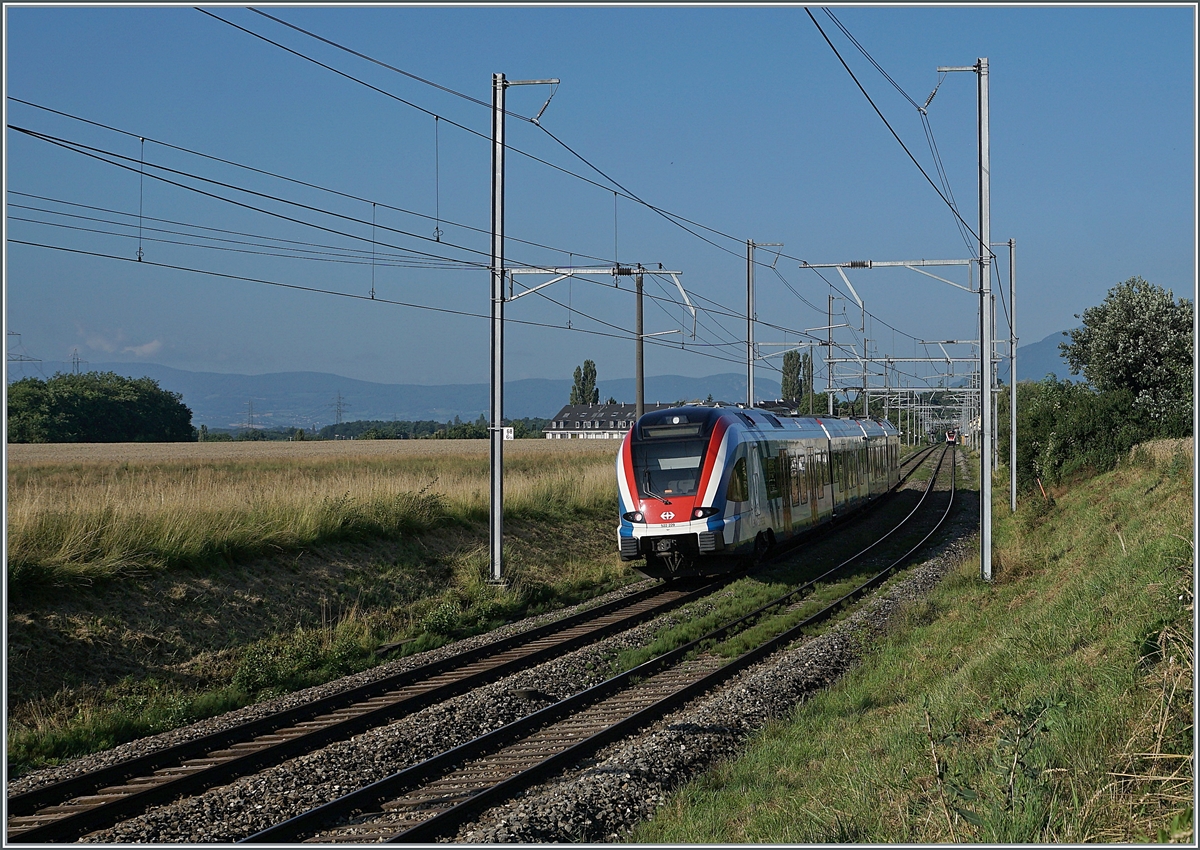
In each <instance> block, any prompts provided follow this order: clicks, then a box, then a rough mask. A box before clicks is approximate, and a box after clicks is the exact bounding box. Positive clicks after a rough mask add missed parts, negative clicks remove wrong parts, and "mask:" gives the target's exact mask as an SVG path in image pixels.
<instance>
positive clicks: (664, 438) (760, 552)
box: [616, 405, 900, 578]
mask: <svg viewBox="0 0 1200 850" xmlns="http://www.w3.org/2000/svg"><path fill="white" fill-rule="evenodd" d="M616 467H617V491H618V501H619V505H618V513H619V514H620V524H619V525H618V528H617V545H618V548H619V551H620V554H621V558H622V560H625V561H635V560H639V559H643V558H644V559H645V566H644V567H637V568H636V569H638V571H639V572H641V573H643V574H644V575H647V576H649V577H652V578H675V577H680V576H689V575H709V574H717V573H722V572H729V571H731V570H735V569H739V568H744V567H745V566H746V565H747V563H752V562H754V561H757V560H761V559H762V558H763V557H764V556H766V555H767V554H768V553H769V552H771V550H773V549H774V548H775V547H776V546H778V545H781V544H783V543H784V542H786V541H788V540H790V539H792V538H794V537H796V536H797V535H800V534H803V533H805V532H807V531H809V530H811V529H813V528H816V527H818V526H821V525H825V524H828V523H830V522H832V521H834V520H835V519H837V518H839V517H842V516H845V515H846V514H848V513H851V512H853V511H855V510H857V509H859V508H861V507H863V506H864V505H866V504H867V503H869V502H871V501H872V500H874V499H877V498H879V497H880V496H882V495H883V494H885V493H887V492H888V491H889V490H891V489H892V488H893V487H895V486H896V485H897V484H898V483H899V480H900V469H899V467H900V432H899V431H898V430H897V429H896V427H895V426H894V425H892V424H891V423H890V422H888V421H886V420H878V419H871V418H853V419H846V418H838V417H813V416H787V415H783V416H780V415H776V414H774V413H771V412H769V411H766V410H762V409H758V408H742V407H729V406H707V405H684V406H681V407H672V408H667V409H664V410H656V411H653V412H651V413H647V414H645V415H644V416H642V417H641V418H640V419H638V420H637V422H636V423H635V424H634V427H633V428H632V429H631V430H630V431H629V432H628V433H627V434H626V435H625V438H624V439H623V440H622V442H621V447H620V449H619V450H618V452H617V459H616Z"/></svg>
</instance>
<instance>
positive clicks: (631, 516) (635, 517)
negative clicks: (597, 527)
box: [621, 511, 646, 522]
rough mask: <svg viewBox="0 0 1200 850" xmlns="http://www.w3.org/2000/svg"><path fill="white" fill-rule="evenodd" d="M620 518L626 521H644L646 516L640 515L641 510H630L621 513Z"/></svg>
mask: <svg viewBox="0 0 1200 850" xmlns="http://www.w3.org/2000/svg"><path fill="white" fill-rule="evenodd" d="M621 519H623V520H625V521H626V522H645V521H646V517H645V516H643V515H642V512H641V511H630V512H629V513H627V514H621Z"/></svg>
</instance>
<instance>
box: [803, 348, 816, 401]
mask: <svg viewBox="0 0 1200 850" xmlns="http://www.w3.org/2000/svg"><path fill="white" fill-rule="evenodd" d="M800 381H801V383H800V394H801V395H802V396H803V395H810V394H811V393H812V391H813V359H812V353H811V352H808V351H806V352H804V354H803V356H801V358H800Z"/></svg>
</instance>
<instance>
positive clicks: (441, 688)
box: [6, 579, 727, 843]
mask: <svg viewBox="0 0 1200 850" xmlns="http://www.w3.org/2000/svg"><path fill="white" fill-rule="evenodd" d="M726 581H727V579H721V580H717V581H715V582H708V583H701V584H699V585H696V584H694V583H688V584H686V585H684V586H683V587H677V586H676V585H671V586H665V585H656V586H654V587H650V588H647V589H646V590H643V591H640V592H638V593H636V594H633V595H631V596H628V597H625V598H623V599H619V600H614V601H613V602H609V603H605V604H604V605H600V606H597V607H595V608H592V609H588V610H586V611H582V612H579V613H577V614H573V615H571V616H569V617H565V618H563V619H561V620H556V621H554V622H552V623H548V624H546V625H544V626H540V627H537V628H535V629H531V630H529V631H527V632H523V633H520V634H518V635H513V636H511V637H509V638H505V639H502V640H500V641H497V642H495V643H493V644H490V645H487V646H484V647H478V648H476V649H473V650H468V651H466V652H462V653H457V654H455V655H452V656H450V657H448V658H445V659H442V660H440V661H436V662H431V663H429V664H425V665H422V666H420V667H416V668H413V669H411V670H408V671H405V672H403V673H399V674H397V675H395V676H389V677H386V678H384V679H381V680H379V681H376V682H371V683H368V684H366V685H362V686H360V687H357V688H353V689H350V690H348V691H344V692H342V693H339V694H334V695H331V696H329V697H325V698H322V699H319V700H316V701H314V702H312V703H307V704H305V705H303V706H297V707H295V708H292V709H288V710H286V711H282V712H278V713H275V714H272V715H269V716H268V717H264V718H259V719H257V720H254V721H251V722H249V723H246V724H242V725H240V726H237V727H233V728H231V729H228V730H223V731H220V732H214V733H212V734H209V735H205V736H203V737H200V738H197V739H194V740H192V741H186V742H183V743H181V744H177V745H174V746H172V747H167V748H164V749H162V750H158V751H156V752H153V753H148V754H146V755H144V756H139V757H135V758H133V759H129V760H127V761H124V762H120V763H118V764H115V765H111V766H109V767H105V768H101V769H100V770H99V771H95V772H93V773H90V774H85V775H82V776H79V777H72V778H71V779H67V780H63V781H61V782H58V783H54V784H52V785H48V786H44V787H42V788H38V789H34V790H32V791H29V792H26V793H24V794H20V795H14V796H13V797H12V798H10V799H9V800H8V801H7V805H8V809H7V811H8V830H7V836H6V837H7V839H8V841H9V842H16V843H40V842H45V841H64V840H72V839H75V838H78V837H80V836H82V835H85V834H87V833H88V832H91V831H94V830H96V829H102V828H104V827H107V826H110V825H112V824H114V823H117V822H118V821H120V820H123V819H126V818H129V817H132V816H134V815H136V814H138V813H140V812H142V811H144V810H145V809H146V808H148V807H149V806H153V805H157V804H160V803H164V802H167V801H169V800H171V799H174V798H176V797H179V796H182V795H187V794H194V793H199V792H200V791H203V790H205V789H206V788H210V787H213V786H214V785H219V784H222V783H224V782H228V781H230V780H231V779H234V778H237V777H239V776H243V775H247V774H249V773H253V772H256V771H258V770H262V769H263V768H265V767H269V766H271V765H273V764H278V763H280V762H282V761H285V760H287V759H289V758H294V757H295V756H297V755H301V754H303V753H306V752H311V751H312V750H315V749H318V748H320V747H322V746H325V745H327V744H328V743H331V742H332V741H335V740H339V739H343V738H348V737H350V736H352V735H355V734H358V733H359V732H362V731H365V730H366V729H369V728H372V727H373V726H377V725H382V724H384V723H387V722H390V721H392V720H395V719H396V718H398V717H400V716H403V715H405V714H409V713H412V712H415V711H418V710H420V709H422V708H425V707H427V706H429V705H432V704H435V703H437V702H439V701H442V700H445V699H448V698H450V697H453V696H457V695H459V694H461V693H465V692H467V691H469V690H471V689H473V688H475V687H478V686H480V685H482V684H486V683H488V682H491V681H495V680H496V679H499V678H501V677H503V676H506V675H510V674H512V673H514V672H516V671H518V670H520V669H524V668H525V667H528V666H532V665H533V664H536V663H540V662H541V661H544V660H546V659H547V658H550V657H554V656H557V655H560V654H562V653H564V652H568V651H571V650H573V649H576V648H578V647H580V646H582V645H585V644H587V643H589V642H592V641H595V640H597V639H598V638H601V637H605V636H607V635H609V634H613V633H615V632H617V631H622V630H624V629H627V628H630V627H632V626H633V625H635V624H637V623H639V622H642V621H644V620H646V619H649V618H651V617H653V616H656V615H658V614H660V613H662V612H663V611H665V610H669V609H671V608H675V607H678V606H680V605H683V604H685V603H686V602H689V601H691V600H693V599H696V598H698V597H700V596H703V595H705V594H707V593H709V592H711V591H712V590H713V589H715V588H716V587H719V586H721V585H723V584H724V583H726ZM664 597H665V601H663V602H660V603H658V604H655V602H654V601H655V599H658V598H664ZM623 610H625V611H628V610H632V613H631V614H627V615H624V616H622V611H623ZM589 623H592V624H594V627H592V628H589V627H588V624H589ZM556 635H557V636H558V637H557V638H556V637H555V636H556ZM531 645H532V648H531ZM439 679H440V680H441V681H439ZM397 691H399V692H401V693H400V694H396V693H395V692H397ZM404 691H408V693H407V694H405V693H403V692H404ZM364 705H365V708H364V709H362V710H360V709H358V708H356V706H364ZM239 751H240V752H239ZM139 777H141V780H140V781H139V779H138V778H139ZM151 777H152V778H151ZM115 783H125V784H115Z"/></svg>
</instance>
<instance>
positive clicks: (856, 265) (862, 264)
mask: <svg viewBox="0 0 1200 850" xmlns="http://www.w3.org/2000/svg"><path fill="white" fill-rule="evenodd" d="M850 268H852V269H869V268H871V261H870V260H854V261H853V262H851V263H850Z"/></svg>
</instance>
